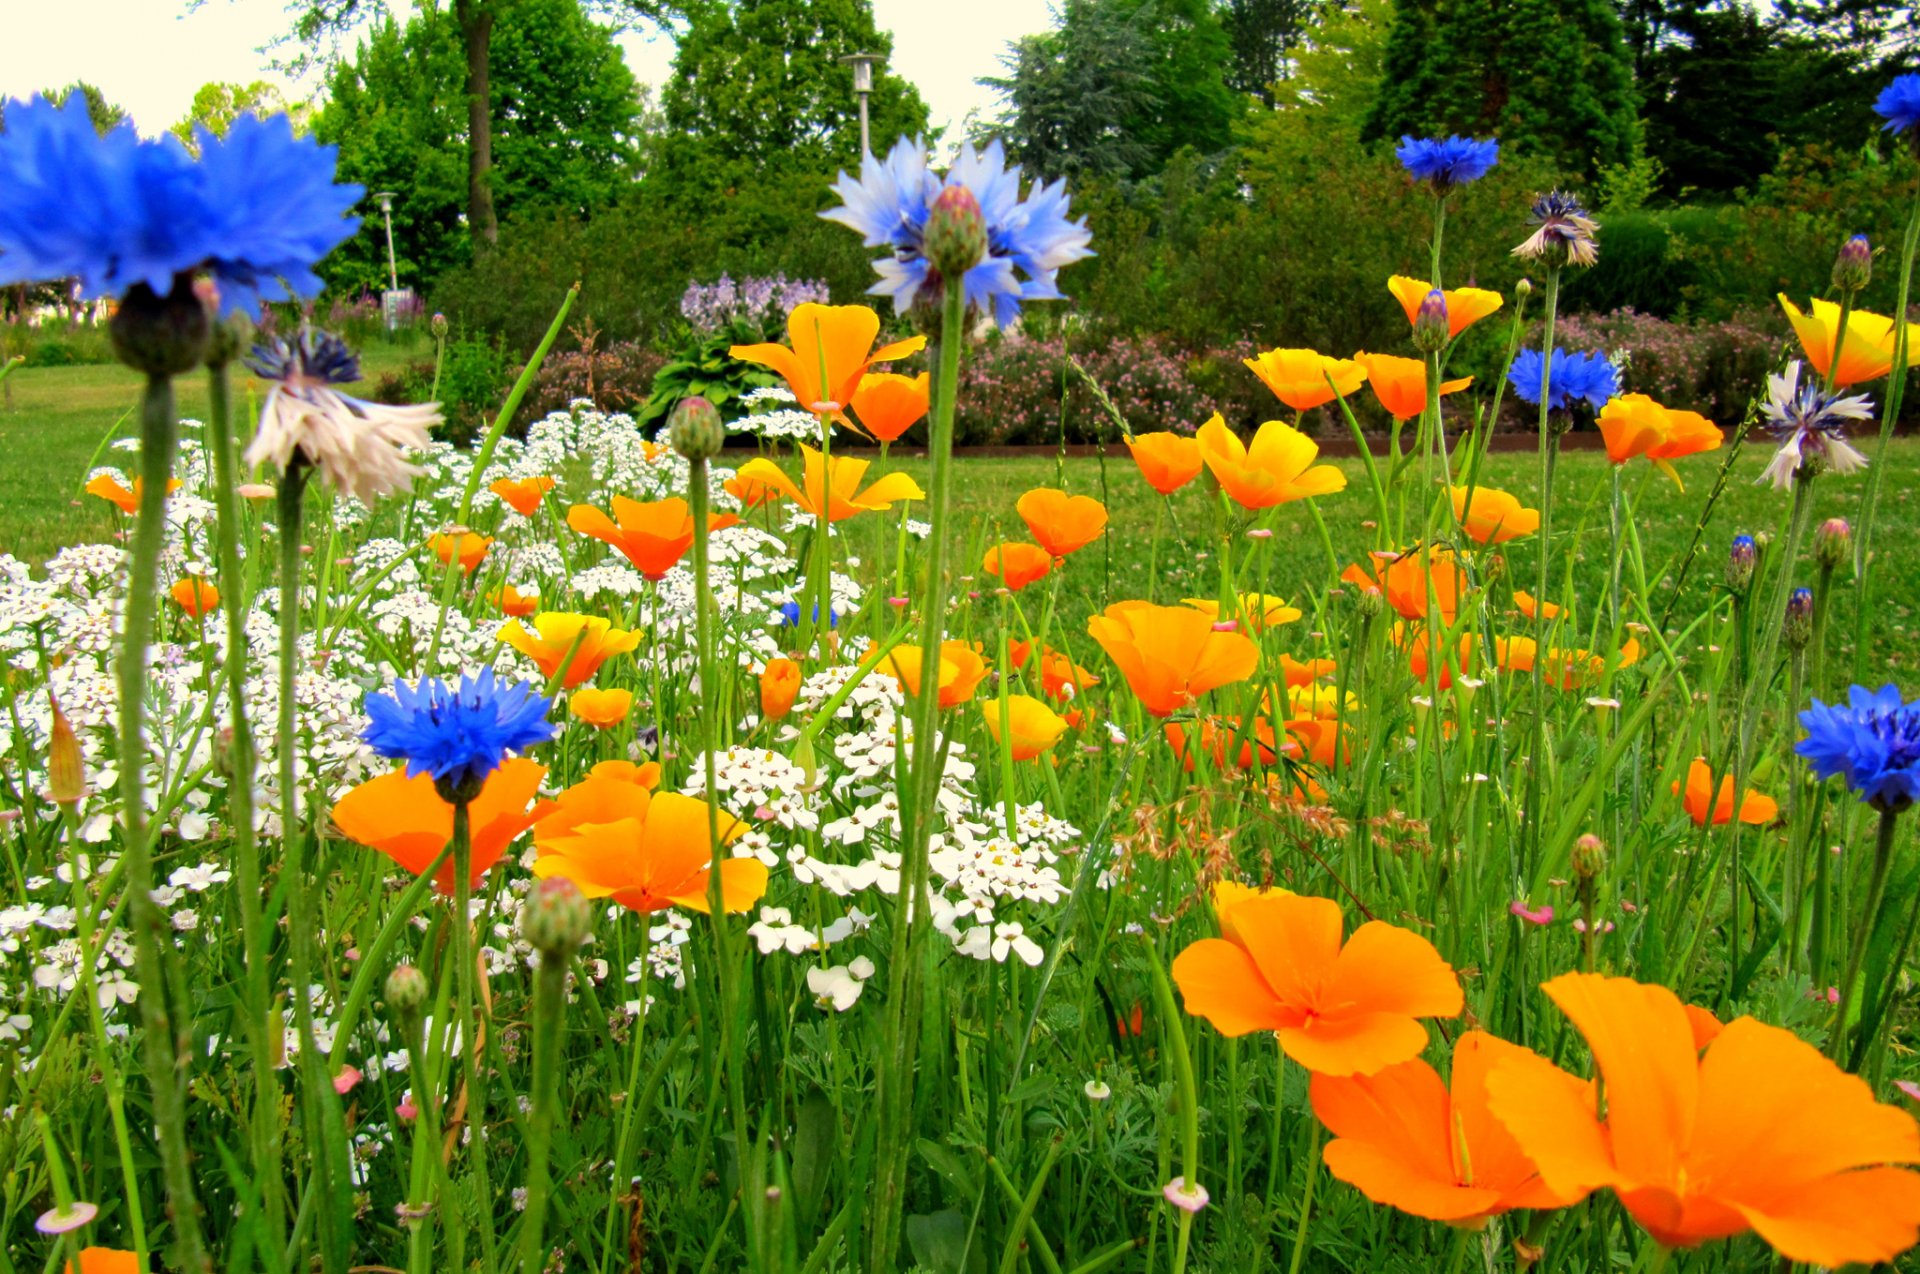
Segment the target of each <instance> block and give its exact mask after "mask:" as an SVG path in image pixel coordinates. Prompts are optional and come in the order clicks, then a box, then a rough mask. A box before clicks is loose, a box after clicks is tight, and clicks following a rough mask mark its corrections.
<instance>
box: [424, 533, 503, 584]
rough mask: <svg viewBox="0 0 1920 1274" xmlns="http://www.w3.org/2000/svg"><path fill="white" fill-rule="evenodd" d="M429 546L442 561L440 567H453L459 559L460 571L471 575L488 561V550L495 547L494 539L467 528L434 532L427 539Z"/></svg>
mask: <svg viewBox="0 0 1920 1274" xmlns="http://www.w3.org/2000/svg"><path fill="white" fill-rule="evenodd" d="M427 546H428V547H429V548H431V549H432V550H433V555H434V556H435V557H437V558H439V559H440V565H442V566H451V565H452V564H453V562H454V561H455V560H456V559H458V561H459V563H460V569H461V570H462V571H464V572H465V573H467V574H468V575H471V574H473V571H474V568H475V567H477V566H479V565H480V563H482V562H484V561H486V560H487V550H488V549H490V548H492V547H493V537H492V536H490V535H480V534H478V533H476V532H473V531H469V530H467V529H466V528H465V527H456V528H454V529H453V530H450V531H436V532H434V533H433V534H432V535H431V536H429V537H428V538H427Z"/></svg>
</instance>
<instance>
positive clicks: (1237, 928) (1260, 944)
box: [1173, 894, 1462, 1076]
mask: <svg viewBox="0 0 1920 1274" xmlns="http://www.w3.org/2000/svg"><path fill="white" fill-rule="evenodd" d="M1343 927H1344V921H1343V919H1342V917H1341V915H1340V904H1339V903H1337V902H1334V901H1333V900H1332V899H1331V898H1308V897H1303V896H1301V895H1298V894H1268V895H1265V896H1262V897H1255V898H1248V899H1245V900H1244V901H1240V902H1235V903H1232V904H1231V905H1229V906H1228V907H1227V908H1226V909H1225V910H1224V911H1223V912H1222V913H1221V917H1220V928H1221V932H1222V934H1223V935H1225V936H1223V937H1219V938H1202V939H1201V940H1200V941H1198V942H1195V943H1193V944H1192V945H1191V946H1189V947H1188V948H1187V949H1186V950H1184V951H1182V952H1181V953H1180V954H1179V955H1178V956H1177V957H1175V958H1174V961H1173V980H1174V982H1175V983H1177V984H1178V985H1179V987H1180V993H1181V995H1182V996H1183V997H1185V1000H1186V1008H1187V1012H1189V1013H1191V1014H1193V1015H1194V1016H1195V1017H1204V1018H1205V1019H1207V1021H1209V1022H1211V1023H1213V1025H1214V1027H1215V1028H1216V1029H1217V1030H1219V1031H1220V1032H1221V1034H1223V1035H1233V1036H1237V1035H1246V1034H1249V1033H1251V1032H1253V1031H1273V1032H1275V1033H1276V1034H1277V1035H1278V1036H1279V1038H1280V1049H1281V1051H1282V1052H1284V1053H1285V1054H1286V1055H1287V1056H1288V1057H1291V1058H1292V1059H1293V1060H1294V1061H1296V1062H1298V1063H1300V1064H1301V1065H1302V1066H1304V1067H1306V1068H1307V1069H1308V1070H1310V1071H1312V1072H1314V1073H1315V1074H1316V1075H1335V1076H1339V1075H1372V1074H1375V1073H1377V1072H1379V1071H1382V1070H1384V1069H1386V1068H1387V1067H1389V1066H1392V1065H1394V1064H1396V1063H1398V1062H1404V1061H1406V1060H1407V1059H1408V1058H1411V1057H1413V1056H1415V1055H1416V1054H1418V1053H1419V1052H1420V1050H1421V1049H1423V1048H1425V1047H1426V1044H1427V1029H1426V1028H1425V1027H1424V1026H1422V1025H1420V1022H1419V1020H1418V1019H1420V1018H1423V1017H1453V1016H1455V1015H1457V1014H1458V1013H1459V1012H1460V1009H1461V1007H1462V999H1461V995H1460V982H1459V980H1458V979H1457V978H1456V977H1455V976H1454V973H1453V968H1452V966H1450V965H1449V964H1448V963H1447V962H1446V961H1445V960H1443V959H1441V958H1440V953H1439V952H1438V951H1436V950H1434V948H1433V944H1432V943H1431V942H1428V941H1427V940H1426V939H1425V938H1423V937H1421V936H1420V935H1419V934H1417V933H1414V932H1413V931H1412V930H1410V929H1402V928H1400V927H1399V926H1397V925H1390V924H1387V923H1386V922H1385V921H1381V920H1370V921H1368V922H1367V923H1365V924H1363V925H1361V926H1360V927H1359V928H1358V929H1355V930H1354V931H1353V934H1352V935H1351V936H1350V937H1348V938H1347V940H1346V941H1345V942H1344V943H1343V942H1342V941H1341V939H1340V931H1341V929H1342V928H1343Z"/></svg>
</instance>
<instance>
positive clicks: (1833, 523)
mask: <svg viewBox="0 0 1920 1274" xmlns="http://www.w3.org/2000/svg"><path fill="white" fill-rule="evenodd" d="M1852 556H1853V528H1852V527H1851V526H1848V525H1847V520H1846V519H1845V518H1828V519H1827V520H1826V521H1825V522H1822V523H1821V524H1820V525H1819V526H1818V527H1817V528H1815V529H1814V532H1813V560H1814V563H1815V564H1816V565H1818V566H1819V567H1820V568H1821V569H1822V570H1828V571H1832V570H1837V569H1839V567H1840V564H1841V563H1843V562H1845V561H1846V560H1847V559H1848V558H1850V557H1852Z"/></svg>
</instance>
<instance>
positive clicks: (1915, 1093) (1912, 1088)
mask: <svg viewBox="0 0 1920 1274" xmlns="http://www.w3.org/2000/svg"><path fill="white" fill-rule="evenodd" d="M1893 1086H1894V1087H1895V1088H1897V1089H1899V1090H1900V1091H1901V1092H1903V1093H1905V1094H1906V1095H1907V1100H1908V1101H1920V1084H1916V1083H1914V1082H1913V1081H1912V1080H1910V1079H1896V1080H1894V1081H1893Z"/></svg>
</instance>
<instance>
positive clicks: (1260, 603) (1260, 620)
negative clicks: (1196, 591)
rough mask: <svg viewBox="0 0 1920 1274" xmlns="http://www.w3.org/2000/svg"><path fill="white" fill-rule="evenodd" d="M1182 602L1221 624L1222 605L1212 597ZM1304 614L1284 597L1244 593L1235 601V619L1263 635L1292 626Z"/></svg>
mask: <svg viewBox="0 0 1920 1274" xmlns="http://www.w3.org/2000/svg"><path fill="white" fill-rule="evenodd" d="M1182 600H1184V601H1185V602H1186V604H1187V605H1189V606H1191V607H1193V608H1194V609H1195V610H1197V611H1199V612H1200V613H1201V614H1203V615H1205V616H1206V617H1207V618H1208V619H1210V620H1212V621H1213V622H1214V623H1216V624H1217V623H1219V622H1220V603H1219V602H1217V601H1215V600H1213V599H1212V598H1211V597H1188V598H1184V599H1182ZM1304 613H1305V612H1303V611H1302V610H1301V609H1300V608H1299V607H1298V606H1289V605H1288V604H1287V600H1286V598H1284V597H1275V596H1274V595H1273V594H1271V593H1242V594H1240V596H1239V597H1238V598H1237V599H1236V601H1235V606H1234V615H1233V618H1236V619H1240V620H1242V621H1244V622H1245V623H1246V625H1247V627H1248V628H1249V629H1250V630H1252V631H1253V632H1256V633H1261V632H1265V631H1266V630H1267V629H1269V628H1272V627H1274V626H1276V625H1278V624H1291V623H1292V622H1293V621H1294V620H1296V619H1298V618H1300V616H1301V615H1302V614H1304Z"/></svg>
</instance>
